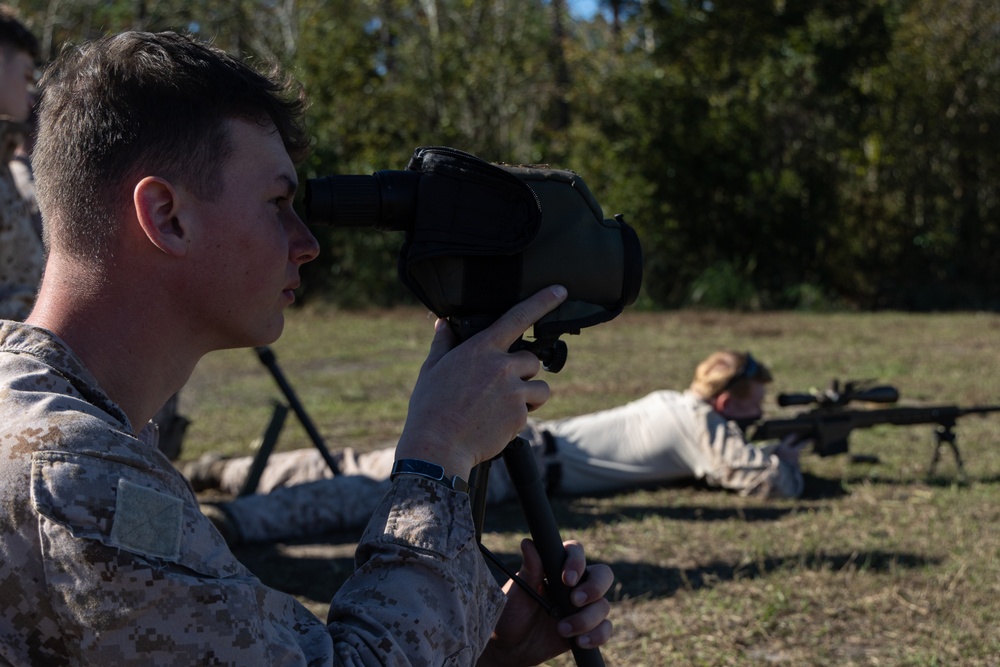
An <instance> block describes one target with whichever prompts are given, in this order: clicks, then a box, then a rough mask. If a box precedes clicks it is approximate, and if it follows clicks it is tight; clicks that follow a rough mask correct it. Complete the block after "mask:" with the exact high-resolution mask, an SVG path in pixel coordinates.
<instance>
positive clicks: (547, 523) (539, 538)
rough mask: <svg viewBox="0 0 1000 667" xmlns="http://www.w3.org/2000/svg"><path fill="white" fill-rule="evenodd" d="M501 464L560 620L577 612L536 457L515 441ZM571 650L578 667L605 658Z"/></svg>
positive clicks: (595, 665)
mask: <svg viewBox="0 0 1000 667" xmlns="http://www.w3.org/2000/svg"><path fill="white" fill-rule="evenodd" d="M503 461H504V464H505V465H506V466H507V473H508V474H509V475H510V480H511V482H513V484H514V490H515V491H516V492H517V497H518V500H519V501H520V502H521V509H522V510H523V511H524V516H525V519H527V521H528V530H529V531H530V533H531V539H532V540H534V542H535V547H536V548H537V549H538V554H539V555H540V556H541V558H542V570H543V571H544V572H545V582H546V584H545V585H546V590H547V592H548V597H549V599H550V600H551V601H552V602H553V604H554V605H555V607H556V609H557V610H558V612H559V615H560V616H561V617H565V616H569V615H570V614H572V613H573V612H575V611H576V607H574V606H573V603H572V602H570V599H569V594H570V589H569V587H568V586H566V584H564V583H563V580H562V570H563V564H564V563H565V562H566V549H565V547H563V541H562V538H561V537H560V536H559V526H558V525H557V524H556V519H555V515H553V513H552V506H551V505H550V504H549V499H548V497H547V496H546V495H545V486H544V485H543V484H542V476H541V474H540V473H539V472H538V465H537V464H536V463H535V456H534V454H532V453H531V445H529V444H528V441H527V440H525V439H524V438H515V439H514V440H512V441H511V442H510V444H508V445H507V447H506V448H505V449H504V451H503ZM572 650H573V658H574V659H575V660H576V664H577V665H579V667H603V665H604V658H603V657H602V656H601V651H600V649H597V648H588V649H585V648H580V647H579V646H577V645H576V644H575V643H573V645H572Z"/></svg>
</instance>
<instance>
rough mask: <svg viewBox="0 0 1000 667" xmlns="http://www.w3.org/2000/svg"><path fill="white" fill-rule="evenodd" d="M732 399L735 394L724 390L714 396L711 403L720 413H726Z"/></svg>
mask: <svg viewBox="0 0 1000 667" xmlns="http://www.w3.org/2000/svg"><path fill="white" fill-rule="evenodd" d="M732 400H733V395H732V394H730V393H729V392H728V391H724V392H722V393H721V394H717V395H715V396H713V397H712V398H711V400H709V403H710V404H711V406H712V409H713V410H715V411H716V412H718V413H719V414H720V415H724V414H725V413H726V409H727V408H728V407H729V405H730V403H731V402H732Z"/></svg>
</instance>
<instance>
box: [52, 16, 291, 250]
mask: <svg viewBox="0 0 1000 667" xmlns="http://www.w3.org/2000/svg"><path fill="white" fill-rule="evenodd" d="M293 88H294V86H293V85H292V83H291V81H290V80H289V79H287V78H284V77H281V76H279V74H278V73H277V70H276V69H275V70H273V71H272V72H271V73H270V74H267V75H265V74H263V73H261V72H258V71H257V70H255V69H253V68H252V67H250V66H249V65H247V64H245V63H243V62H242V61H240V60H239V59H237V58H235V57H233V56H231V55H229V54H228V53H226V52H224V51H222V50H221V49H218V48H215V47H213V46H210V45H208V44H204V43H200V42H197V41H196V40H194V39H193V38H191V37H186V36H181V35H177V34H176V33H172V32H163V33H155V34H153V33H145V32H125V33H121V34H118V35H114V36H109V37H105V38H103V39H100V40H97V41H95V42H92V43H90V44H87V45H84V46H83V47H80V48H66V49H64V50H63V52H62V53H61V54H60V56H59V57H58V58H57V59H56V60H55V61H54V62H53V63H52V65H50V66H49V67H48V68H47V70H46V72H45V75H44V76H43V78H42V81H41V83H40V89H41V95H40V111H39V125H38V139H37V144H36V147H35V153H34V155H33V166H34V169H35V177H36V179H37V185H38V200H39V205H40V207H41V209H42V214H43V217H44V218H45V220H46V223H45V227H46V229H45V236H46V243H47V244H48V245H49V246H50V247H52V246H53V245H56V244H57V245H58V246H59V247H60V248H61V249H62V250H64V251H65V252H68V253H70V254H71V255H73V256H77V257H81V258H84V257H89V258H105V257H107V253H108V252H109V251H110V248H111V247H112V240H113V238H114V236H115V235H116V233H117V228H116V226H115V224H114V223H113V220H115V219H116V217H117V214H118V213H120V211H121V210H123V207H124V206H126V205H129V204H130V202H131V195H132V189H133V187H134V185H135V183H137V182H138V181H139V180H140V179H141V178H143V177H144V176H147V175H150V174H156V175H158V176H162V177H164V178H167V179H169V180H172V181H175V182H177V183H179V184H183V185H185V186H187V187H190V188H191V189H192V190H193V191H194V192H195V194H196V195H197V196H198V197H200V198H202V199H205V200H210V199H212V198H214V196H215V195H217V194H218V191H219V188H220V187H221V182H220V179H219V171H220V167H221V165H222V164H224V162H225V160H226V158H227V157H228V156H229V154H230V152H231V150H232V147H231V146H230V140H229V136H228V132H227V122H228V121H230V120H245V121H251V122H256V123H260V124H261V125H262V126H273V127H274V128H275V130H276V131H277V132H278V134H279V136H280V137H281V140H282V142H283V143H284V145H285V149H286V150H287V151H288V153H289V155H290V156H291V157H292V160H293V161H296V162H297V161H299V160H301V159H302V157H304V155H305V151H306V149H307V147H308V139H307V137H306V134H305V130H304V129H303V126H302V114H303V106H304V105H303V102H302V96H301V94H298V95H296V94H293Z"/></svg>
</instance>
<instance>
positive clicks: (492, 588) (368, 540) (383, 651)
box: [328, 477, 504, 665]
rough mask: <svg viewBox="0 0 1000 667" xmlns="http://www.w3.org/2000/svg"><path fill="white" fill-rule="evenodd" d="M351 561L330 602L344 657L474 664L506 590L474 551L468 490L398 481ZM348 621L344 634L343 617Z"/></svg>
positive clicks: (358, 660) (365, 661) (382, 661)
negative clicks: (346, 577)
mask: <svg viewBox="0 0 1000 667" xmlns="http://www.w3.org/2000/svg"><path fill="white" fill-rule="evenodd" d="M356 559H357V569H356V571H355V573H354V575H353V576H352V577H351V578H350V579H349V580H348V581H347V582H346V583H345V584H344V586H343V588H341V590H340V591H338V593H337V596H336V597H335V598H334V600H333V603H332V604H331V606H330V616H329V619H328V620H329V622H330V628H331V631H332V632H333V637H334V645H335V650H336V652H337V657H338V658H339V659H340V660H342V661H344V662H345V663H349V664H366V665H367V664H375V665H382V664H414V665H442V664H443V665H471V664H474V663H475V661H476V660H477V659H478V657H479V655H480V654H481V653H482V651H483V649H484V648H485V647H486V643H487V641H488V640H489V638H490V636H491V635H492V633H493V628H494V626H495V625H496V621H497V619H498V618H499V616H500V612H501V611H502V610H503V604H504V595H503V592H502V591H501V590H500V587H499V586H498V584H497V583H496V580H495V579H494V578H493V576H492V574H491V573H490V571H489V569H488V568H487V566H486V563H485V561H484V560H483V558H482V556H481V554H480V553H479V549H478V545H477V543H476V539H475V528H474V524H473V520H472V509H471V505H470V501H469V496H468V494H465V493H458V492H456V491H452V490H450V489H447V488H445V487H443V486H441V485H440V484H437V483H435V482H432V481H429V480H425V479H421V478H418V477H401V478H399V479H398V480H396V481H394V482H393V485H392V488H391V489H390V491H389V492H388V493H387V494H386V496H385V498H384V499H383V501H382V504H381V505H380V506H379V508H378V509H377V510H376V511H375V514H374V515H373V517H372V520H371V521H370V522H369V524H368V527H367V529H366V530H365V533H364V535H363V537H362V539H361V542H360V543H359V545H358V551H357V556H356ZM379 616H381V617H382V618H381V619H379ZM352 619H354V621H352ZM356 619H361V620H362V623H361V624H360V625H359V624H357V623H356ZM365 621H370V622H369V623H366V622H365ZM348 622H350V625H345V626H344V627H343V630H344V631H343V632H342V631H341V629H340V624H341V623H345V624H346V623H348ZM366 626H367V627H368V628H369V630H370V632H365V631H364V629H363V628H364V627H366ZM385 627H389V628H391V632H387V631H386V630H385V629H384V628H385ZM402 656H406V659H403V658H402Z"/></svg>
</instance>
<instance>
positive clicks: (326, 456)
mask: <svg viewBox="0 0 1000 667" xmlns="http://www.w3.org/2000/svg"><path fill="white" fill-rule="evenodd" d="M254 351H255V352H256V353H257V357H258V358H259V359H260V362H261V363H262V364H264V366H266V367H267V369H268V370H269V371H270V372H271V377H273V378H274V381H275V383H277V385H278V388H279V389H280V390H281V393H282V394H284V396H285V400H286V401H288V405H287V406H286V405H285V404H283V403H281V402H280V401H275V402H274V412H273V414H272V415H271V420H270V421H269V422H268V425H267V429H266V430H265V431H264V436H263V438H262V439H261V442H260V445H259V446H258V447H257V451H256V453H255V454H254V457H253V462H251V464H250V472H249V473H248V474H247V478H246V480H245V481H244V482H243V486H242V487H241V488H240V492H239V494H238V495H240V496H246V495H249V494H251V493H253V492H254V491H256V490H257V484H258V483H259V482H260V476H261V474H262V473H263V472H264V467H265V466H266V465H267V459H268V458H269V457H270V456H271V452H272V451H274V446H275V444H276V443H277V441H278V435H279V434H280V433H281V428H282V427H283V426H284V424H285V417H287V415H288V408H289V407H291V409H292V411H293V412H295V416H296V417H298V418H299V422H301V424H302V427H303V428H304V429H305V430H306V434H307V435H308V436H309V440H310V441H312V444H313V446H314V447H316V449H318V450H319V453H320V455H321V456H322V457H323V460H324V461H326V464H327V465H328V466H330V470H331V471H332V472H333V474H334V475H335V476H336V475H339V474H340V466H339V465H338V464H337V460H336V459H334V458H333V455H332V454H331V453H330V450H329V449H328V448H327V446H326V443H325V442H324V441H323V436H321V435H320V434H319V431H318V430H316V426H315V425H314V424H313V422H312V419H310V418H309V415H308V414H307V413H306V409H305V408H304V407H302V403H301V402H300V401H299V398H298V396H296V395H295V391H294V390H293V389H292V385H291V384H289V382H288V380H287V379H286V378H285V374H284V373H282V372H281V368H279V367H278V360H277V357H276V356H275V354H274V351H273V350H272V349H271V348H270V347H268V346H266V345H265V346H261V347H255V348H254Z"/></svg>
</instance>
